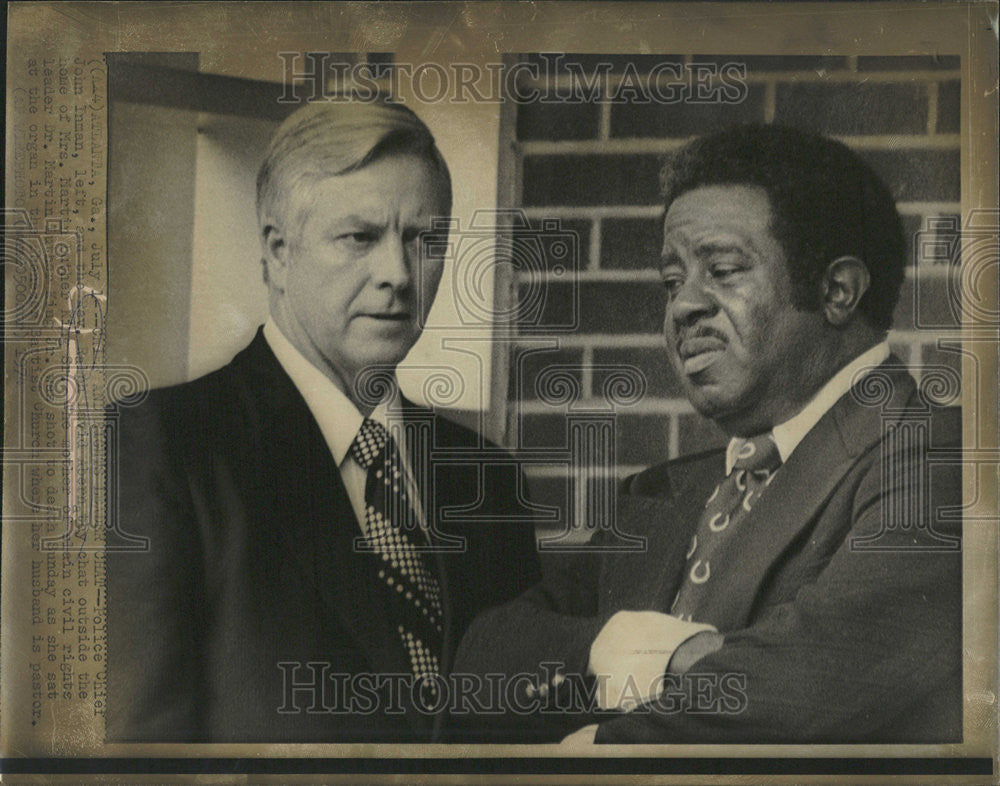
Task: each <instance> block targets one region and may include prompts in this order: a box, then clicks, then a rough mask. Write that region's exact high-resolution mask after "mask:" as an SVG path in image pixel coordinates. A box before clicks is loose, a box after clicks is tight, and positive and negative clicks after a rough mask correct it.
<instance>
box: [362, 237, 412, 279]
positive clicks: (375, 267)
mask: <svg viewBox="0 0 1000 786" xmlns="http://www.w3.org/2000/svg"><path fill="white" fill-rule="evenodd" d="M410 263H411V260H410V258H409V253H408V250H407V247H406V243H404V242H403V239H402V238H401V237H400V236H399V235H395V234H392V233H388V234H387V235H386V236H385V237H384V238H383V241H382V243H380V244H379V248H378V250H377V252H376V254H375V256H374V259H372V269H371V275H372V280H373V281H374V283H375V285H376V286H378V287H389V288H391V289H393V290H400V289H406V288H407V287H409V286H410V280H411V276H410Z"/></svg>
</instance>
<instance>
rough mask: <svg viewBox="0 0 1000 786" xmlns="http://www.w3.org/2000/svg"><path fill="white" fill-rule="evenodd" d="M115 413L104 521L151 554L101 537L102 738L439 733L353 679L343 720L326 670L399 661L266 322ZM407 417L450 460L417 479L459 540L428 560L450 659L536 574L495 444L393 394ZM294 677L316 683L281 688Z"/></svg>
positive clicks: (404, 668) (370, 575)
mask: <svg viewBox="0 0 1000 786" xmlns="http://www.w3.org/2000/svg"><path fill="white" fill-rule="evenodd" d="M113 414H114V415H116V416H117V418H118V422H117V429H114V426H112V428H113V430H112V431H111V434H112V435H114V433H115V431H117V433H118V434H119V435H120V437H119V444H118V448H119V449H118V450H117V451H115V450H113V449H112V450H111V451H109V453H110V454H112V455H113V456H114V454H117V457H116V458H113V459H112V463H111V465H110V467H109V471H110V472H111V473H117V477H119V478H120V484H118V486H117V493H116V499H117V506H118V528H119V529H120V530H121V531H122V532H123V533H126V534H128V535H129V536H138V537H145V538H148V549H147V550H145V551H142V552H135V551H125V550H115V549H113V548H111V544H112V543H115V544H117V545H118V546H119V547H120V546H121V545H123V544H126V545H127V543H128V542H131V541H127V539H126V538H124V536H123V535H121V534H115V533H110V534H109V549H108V555H107V590H108V604H107V605H108V612H107V613H108V630H109V660H108V715H107V737H108V739H109V741H112V740H113V741H218V742H223V741H233V742H243V741H245V742H251V741H274V742H278V741H302V742H308V741H317V742H318V741H350V740H357V741H380V740H404V741H406V740H414V741H416V740H429V739H431V738H432V736H436V735H438V734H439V732H440V726H441V723H440V718H441V715H440V714H438V715H435V716H430V715H427V714H424V713H419V712H416V711H414V709H413V706H412V702H411V698H412V697H411V694H410V691H409V689H408V688H407V689H405V690H400V686H399V684H398V682H397V684H396V686H395V687H392V684H391V683H385V684H383V685H381V686H379V685H378V684H376V683H374V682H372V683H371V684H368V683H365V684H364V685H362V684H361V683H351V684H352V685H353V693H352V695H353V696H354V699H355V702H356V703H355V704H354V705H353V709H355V710H356V711H355V712H344V709H345V704H346V702H345V701H343V697H342V696H340V695H339V694H338V692H339V691H340V688H339V683H338V680H340V681H343V680H344V679H346V677H335V676H334V675H337V674H339V675H361V674H371V675H379V674H402V675H408V674H409V673H410V667H409V662H408V660H407V658H406V655H405V652H404V651H403V649H402V645H401V643H400V641H399V637H398V634H397V632H396V630H395V623H394V621H393V620H392V619H389V618H388V616H387V615H386V613H385V604H384V601H383V596H382V595H381V594H380V593H381V592H383V590H382V589H381V582H380V581H379V580H378V579H377V577H376V576H375V565H374V561H375V559H376V557H375V555H373V554H371V553H367V554H359V553H357V551H356V549H355V539H356V538H357V537H358V536H360V534H361V530H360V528H359V525H358V522H357V519H356V517H355V514H354V512H353V509H352V507H351V503H350V500H349V498H348V496H347V492H346V489H345V488H344V486H343V483H342V481H341V477H340V472H339V470H338V468H337V467H336V465H335V464H334V462H333V459H332V457H331V455H330V452H329V449H328V447H327V445H326V442H325V441H324V439H323V435H322V433H321V432H320V430H319V427H318V425H317V424H316V421H315V420H314V418H313V417H312V415H311V414H310V412H309V409H308V408H307V406H306V404H305V401H304V400H303V399H302V397H301V395H300V394H299V392H298V390H297V389H296V388H295V386H294V384H293V383H292V381H291V380H290V379H289V377H288V376H287V375H286V374H285V372H284V370H283V369H282V368H281V366H280V364H279V363H278V361H277V360H276V358H275V357H274V355H273V354H272V352H271V350H270V348H269V347H268V345H267V343H266V341H265V340H264V338H263V335H262V333H260V332H258V334H257V337H256V338H255V339H254V341H253V343H252V344H251V345H250V346H249V347H248V348H247V349H245V350H243V351H242V352H241V353H240V354H239V355H237V356H236V357H235V358H234V359H233V361H232V362H231V363H230V364H229V365H227V366H226V367H224V368H222V369H220V370H219V371H216V372H214V373H212V374H209V375H207V376H205V377H202V378H201V379H198V380H195V381H193V382H190V383H187V384H183V385H179V386H176V387H171V388H166V389H162V390H156V391H153V392H152V393H151V394H150V396H149V399H148V400H147V401H145V402H144V403H142V404H141V405H139V406H138V407H131V408H130V407H124V406H122V407H118V408H116V409H115V410H114V412H113ZM407 417H408V419H409V418H411V417H412V418H413V419H423V420H424V422H429V423H430V424H431V428H432V434H433V438H432V439H433V444H434V452H435V453H434V454H438V455H440V454H442V452H446V453H447V452H449V451H450V453H451V461H449V462H448V463H443V462H441V461H438V462H437V464H435V465H433V466H432V470H433V471H432V472H431V475H430V480H431V482H432V483H433V488H432V489H423V496H424V498H425V500H424V501H425V507H426V509H427V513H428V521H429V522H432V524H431V526H434V527H436V529H437V531H438V532H441V533H447V534H450V535H452V536H455V535H458V536H461V537H464V538H465V541H464V549H463V550H462V551H460V552H455V553H447V554H442V555H440V556H437V555H436V557H435V558H436V559H437V567H438V570H439V572H440V574H441V575H442V577H443V579H442V584H443V587H442V589H443V591H444V601H445V602H444V606H445V617H446V622H445V631H446V633H445V636H446V640H445V657H444V662H443V664H442V670H443V671H446V670H447V668H448V666H449V665H450V660H451V658H450V655H451V654H452V653H453V651H454V647H455V644H456V642H457V641H458V639H459V637H460V636H461V634H462V632H463V631H464V630H465V628H466V627H467V626H468V624H469V622H470V621H471V619H472V618H473V616H474V615H475V614H476V613H477V612H479V611H481V610H483V609H485V608H487V607H489V606H491V605H494V604H497V603H500V602H503V601H506V600H509V599H511V598H513V597H516V596H517V595H518V594H519V593H520V592H521V591H523V590H525V589H526V588H528V587H530V586H531V585H532V584H533V583H535V582H536V581H537V580H538V578H539V575H540V574H539V572H538V566H537V556H536V549H535V540H534V531H533V528H532V525H531V523H530V516H529V515H527V514H526V513H525V510H524V508H523V506H521V505H520V504H519V502H518V500H519V499H520V497H519V494H520V493H521V491H522V485H521V476H520V474H519V472H518V470H517V468H516V467H515V465H514V464H513V463H512V462H511V461H510V457H509V456H508V455H507V454H506V453H504V452H503V451H501V450H499V449H498V448H496V447H495V446H493V445H491V444H489V443H488V442H485V441H484V440H482V439H481V438H480V437H479V436H478V435H476V434H474V433H473V432H471V431H469V430H467V429H465V428H462V427H460V426H457V425H455V424H453V423H451V422H449V421H447V420H445V419H444V418H441V417H437V416H435V415H434V414H433V413H431V412H430V411H429V410H424V409H422V408H419V407H416V406H415V405H408V412H407ZM434 454H432V455H434ZM456 455H458V456H459V459H458V460H455V456H456ZM462 457H464V459H463V458H462ZM484 457H485V459H484ZM483 464H485V466H482V465H483ZM114 477H115V475H114V474H113V475H112V478H114ZM109 488H115V484H114V481H113V479H112V480H111V481H110V482H109ZM113 501H114V499H112V502H113ZM460 505H464V506H466V509H464V510H463V511H460V512H459V513H458V514H456V512H455V511H454V510H452V511H450V512H449V511H447V510H445V508H452V507H454V506H460ZM309 663H315V664H317V665H316V666H315V667H308V666H307V665H306V664H309ZM312 668H314V669H315V670H311V669H312ZM314 675H315V676H314ZM310 682H312V683H316V684H321V685H325V686H326V689H327V690H326V693H320V692H319V691H314V692H311V691H310V690H293V687H294V686H293V683H310ZM365 685H367V687H365ZM387 691H388V693H387ZM314 696H315V698H314ZM357 702H360V703H357ZM346 708H347V709H350V708H351V705H347V707H346Z"/></svg>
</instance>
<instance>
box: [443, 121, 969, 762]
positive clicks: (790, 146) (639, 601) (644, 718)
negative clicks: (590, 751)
mask: <svg viewBox="0 0 1000 786" xmlns="http://www.w3.org/2000/svg"><path fill="white" fill-rule="evenodd" d="M664 175H665V178H664V187H665V195H666V205H667V211H666V216H665V221H664V238H663V251H662V258H661V260H660V270H661V273H662V280H663V284H664V287H665V290H666V315H665V320H664V332H665V335H666V341H667V349H668V352H669V355H670V358H671V362H672V366H673V369H674V371H675V373H676V374H677V375H678V377H679V379H680V380H681V382H682V384H683V386H684V389H685V391H686V394H687V396H688V398H689V399H690V401H691V403H692V404H693V406H694V407H695V408H696V409H697V410H698V411H699V412H700V413H702V414H703V415H706V416H708V417H709V418H711V419H712V420H714V422H715V423H716V424H717V425H718V426H719V427H720V428H721V429H722V430H723V431H724V432H725V433H726V434H728V435H729V436H730V437H731V441H730V443H729V445H728V447H727V449H725V450H715V451H708V452H703V453H700V454H697V455H693V456H688V457H684V458H681V459H678V460H676V461H670V462H667V463H665V464H662V465H659V466H656V467H653V468H651V469H649V470H646V471H645V472H642V473H640V474H638V475H636V476H633V477H630V478H628V479H627V480H626V482H625V484H624V487H623V490H622V494H621V496H620V498H619V509H618V521H617V525H618V529H619V531H621V532H625V533H628V534H630V535H639V536H642V537H644V538H645V539H646V548H645V550H644V551H643V552H642V553H623V552H621V551H612V550H610V549H609V550H607V551H606V552H602V551H601V544H602V543H603V542H604V541H605V540H606V539H607V533H606V532H604V531H601V530H598V531H597V532H596V533H595V534H594V535H593V537H592V539H591V541H590V548H589V549H588V550H586V551H584V552H582V553H578V554H572V555H561V556H559V555H553V557H552V560H551V562H550V564H549V565H548V566H544V565H543V568H544V571H543V572H544V574H545V577H544V579H543V581H542V582H541V583H540V584H539V585H538V586H536V587H534V588H533V589H531V590H529V591H528V592H527V593H525V594H524V595H522V596H521V597H520V598H518V599H516V600H514V601H512V602H511V603H509V604H507V605H505V606H502V607H499V608H497V609H493V610H491V611H488V612H486V613H484V614H483V615H481V616H480V617H479V618H478V619H477V620H476V621H475V622H473V624H472V626H471V628H470V629H469V631H468V633H467V634H466V636H465V638H464V640H463V642H462V644H461V645H460V648H459V653H458V656H457V659H456V670H458V671H462V672H470V673H472V674H474V675H483V674H488V673H498V672H499V673H504V674H508V675H525V674H527V675H532V678H531V679H524V678H523V677H522V678H521V679H520V681H519V682H517V690H514V691H512V692H511V694H510V695H511V696H512V699H511V701H510V704H511V705H512V706H514V707H516V708H517V711H516V712H511V711H508V713H507V714H506V716H501V717H502V722H503V723H504V724H506V726H507V729H508V732H510V729H511V728H513V729H514V731H513V732H511V738H512V739H514V738H517V737H516V736H515V735H516V734H517V733H520V737H519V738H520V739H537V740H553V741H555V740H559V739H560V738H562V737H563V736H564V735H566V732H567V731H572V733H571V734H569V735H568V736H566V737H565V739H564V742H565V743H566V744H567V746H568V747H570V748H572V747H574V746H586V745H589V744H591V743H593V742H597V743H681V742H684V743H731V742H761V743H762V742H830V743H846V742H872V743H883V742H899V743H927V742H951V741H959V740H961V738H962V680H961V652H962V650H961V618H962V602H961V552H960V513H958V511H959V510H960V505H961V483H960V478H961V475H960V467H959V466H957V464H956V463H955V461H954V458H952V459H950V460H946V461H935V456H946V455H948V453H949V451H951V455H952V456H954V455H956V453H955V449H956V448H958V447H960V444H961V443H960V426H961V422H960V417H959V414H960V413H958V412H957V411H954V410H949V409H943V408H941V407H938V406H936V404H935V402H933V401H931V400H930V399H929V397H928V396H927V395H926V394H925V393H923V392H921V391H919V390H918V389H917V386H916V385H915V382H914V380H913V378H912V377H911V376H910V375H909V374H908V373H907V371H906V368H905V367H904V366H903V364H902V363H901V362H900V361H899V360H898V359H897V358H895V357H894V356H893V355H891V354H890V351H889V347H888V344H887V343H886V335H887V331H888V329H889V327H890V324H891V320H892V314H893V310H894V306H895V304H896V302H897V300H898V297H899V291H900V286H901V283H902V280H903V275H904V249H905V244H904V240H903V236H902V231H901V226H900V219H899V215H898V213H897V211H896V208H895V206H894V203H893V200H892V198H891V195H890V194H889V192H888V191H887V189H886V188H885V187H884V185H883V184H882V183H881V182H880V181H879V180H878V178H877V177H876V176H875V174H874V173H873V172H872V171H871V170H870V168H869V167H868V166H867V165H866V164H865V163H864V162H862V161H861V160H860V159H859V157H858V156H856V155H855V154H854V153H852V152H851V151H850V150H848V149H847V148H846V147H844V146H843V145H841V144H839V143H835V142H832V141H830V140H826V139H823V138H820V137H817V136H813V135H810V134H806V133H804V132H800V131H796V130H793V129H785V128H777V127H755V126H744V127H737V128H735V129H730V130H728V131H725V132H720V133H718V134H716V135H712V136H709V137H705V138H703V139H700V140H696V141H694V142H692V143H691V144H690V145H688V146H687V147H686V148H684V149H683V150H682V151H681V152H679V153H678V154H677V155H675V156H674V157H673V158H672V159H671V160H670V161H669V162H668V165H667V167H666V169H665V171H664ZM497 723H498V725H500V721H499V720H498V721H497ZM574 729H575V731H574ZM498 733H499V732H498V731H497V730H496V729H494V730H493V732H491V734H492V735H493V736H494V737H495V736H496V734H498Z"/></svg>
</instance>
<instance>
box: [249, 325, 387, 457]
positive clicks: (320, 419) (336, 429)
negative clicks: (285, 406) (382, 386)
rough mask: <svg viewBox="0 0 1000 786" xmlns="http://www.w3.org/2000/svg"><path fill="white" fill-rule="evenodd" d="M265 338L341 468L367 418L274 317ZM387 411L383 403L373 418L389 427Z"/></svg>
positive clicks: (266, 329) (265, 330) (265, 326)
mask: <svg viewBox="0 0 1000 786" xmlns="http://www.w3.org/2000/svg"><path fill="white" fill-rule="evenodd" d="M264 338H265V339H267V343H268V345H269V346H270V347H271V351H272V352H274V356H275V357H276V358H277V359H278V362H279V363H280V364H281V367H282V368H283V369H284V370H285V373H286V374H288V376H289V377H290V378H291V380H292V382H293V383H294V385H295V387H296V388H298V391H299V393H301V394H302V398H303V399H305V402H306V406H307V407H309V411H310V412H311V413H312V416H313V417H314V418H315V419H316V423H317V425H318V426H319V430H320V431H321V432H322V434H323V439H325V440H326V444H327V446H328V447H329V449H330V453H331V455H332V456H333V460H334V461H335V462H336V463H337V466H340V465H341V464H343V463H344V459H345V458H346V457H347V454H348V451H349V450H350V448H351V443H353V442H354V438H355V437H356V436H357V434H358V431H359V430H360V429H361V424H362V422H363V421H364V416H363V415H362V414H361V412H360V411H359V410H358V408H357V407H356V406H355V405H354V402H353V401H351V400H350V399H349V398H348V397H347V396H346V395H345V394H344V392H343V391H342V390H341V389H340V388H338V387H337V386H336V385H335V384H334V383H333V382H332V381H331V380H330V379H329V378H328V377H327V376H326V375H325V374H324V373H323V372H322V371H320V370H319V369H318V368H316V366H314V365H313V364H312V363H311V362H309V360H307V359H306V357H305V356H304V355H303V354H302V353H301V352H299V350H298V349H296V348H295V346H294V345H293V344H292V342H291V341H289V340H288V338H287V337H286V336H285V334H284V333H282V332H281V328H279V327H278V324H277V323H276V322H275V321H274V320H273V319H272V318H270V317H268V319H267V322H265V323H264ZM386 410H387V404H386V401H384V400H383V401H382V402H380V403H379V405H378V406H377V407H376V408H375V410H374V411H373V412H372V413H371V415H369V417H370V418H372V419H373V420H376V421H378V422H379V423H381V424H382V425H383V426H385V425H387V423H388V419H387V417H386Z"/></svg>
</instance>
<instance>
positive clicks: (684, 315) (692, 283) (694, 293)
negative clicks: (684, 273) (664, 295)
mask: <svg viewBox="0 0 1000 786" xmlns="http://www.w3.org/2000/svg"><path fill="white" fill-rule="evenodd" d="M715 310H716V304H715V301H714V300H712V298H711V297H710V296H709V294H708V293H707V292H706V291H705V287H704V284H703V282H702V281H701V279H700V278H698V277H697V276H690V277H689V278H688V279H687V280H686V281H685V282H684V283H683V284H682V285H681V287H680V289H678V290H677V293H676V294H675V295H674V297H673V299H672V300H671V301H670V302H668V303H667V318H668V319H672V320H673V322H674V323H676V324H677V325H691V324H693V323H695V322H697V321H698V319H700V318H701V317H704V316H711V315H712V314H713V313H714V312H715Z"/></svg>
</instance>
